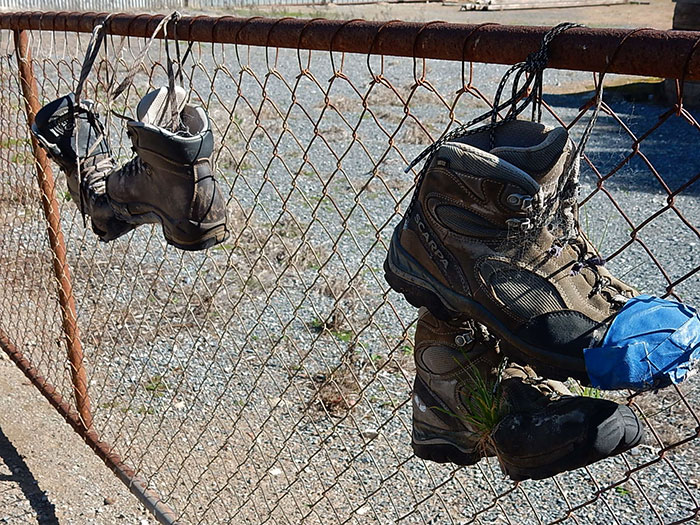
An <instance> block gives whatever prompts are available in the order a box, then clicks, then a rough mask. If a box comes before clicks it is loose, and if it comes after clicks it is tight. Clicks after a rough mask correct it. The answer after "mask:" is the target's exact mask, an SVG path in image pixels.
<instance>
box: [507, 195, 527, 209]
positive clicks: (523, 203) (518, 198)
mask: <svg viewBox="0 0 700 525" xmlns="http://www.w3.org/2000/svg"><path fill="white" fill-rule="evenodd" d="M506 202H507V203H508V204H509V205H510V206H513V207H515V208H517V209H519V210H522V211H525V210H529V209H530V208H532V197H531V196H530V195H522V194H520V193H511V194H510V195H508V197H506Z"/></svg>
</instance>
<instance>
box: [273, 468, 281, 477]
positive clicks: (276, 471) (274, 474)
mask: <svg viewBox="0 0 700 525" xmlns="http://www.w3.org/2000/svg"><path fill="white" fill-rule="evenodd" d="M280 474H282V469H281V468H278V467H275V468H271V469H270V476H279V475H280Z"/></svg>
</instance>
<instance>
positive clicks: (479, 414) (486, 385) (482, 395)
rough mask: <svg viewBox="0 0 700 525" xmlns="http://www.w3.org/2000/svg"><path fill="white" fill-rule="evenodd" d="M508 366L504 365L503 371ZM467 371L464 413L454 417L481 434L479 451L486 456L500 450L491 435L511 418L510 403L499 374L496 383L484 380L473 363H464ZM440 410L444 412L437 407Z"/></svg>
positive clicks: (464, 369)
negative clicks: (499, 425) (503, 422)
mask: <svg viewBox="0 0 700 525" xmlns="http://www.w3.org/2000/svg"><path fill="white" fill-rule="evenodd" d="M504 365H505V363H503V364H502V366H501V369H502V368H503V366H504ZM460 366H461V367H462V370H463V371H464V372H465V376H464V377H465V379H463V380H462V382H461V385H460V386H461V390H462V402H463V404H464V407H465V413H463V414H451V413H450V415H452V416H454V417H458V418H459V419H461V420H462V421H464V422H465V423H467V425H468V426H469V427H470V428H471V429H472V430H473V431H474V432H475V433H476V434H477V436H478V439H477V449H479V450H480V451H481V453H482V455H486V452H487V451H496V452H497V449H496V447H495V446H494V445H493V442H492V438H491V433H492V432H493V430H494V429H495V428H496V425H498V423H499V422H500V421H501V420H502V419H503V418H504V417H505V416H506V415H507V413H508V403H507V402H506V399H505V396H504V395H503V391H502V389H501V382H500V377H501V373H500V371H499V373H498V374H496V377H495V379H494V380H491V379H489V378H488V377H484V376H483V375H482V374H481V372H480V371H479V369H478V368H477V367H476V366H474V365H472V364H469V365H468V366H465V365H464V364H461V363H460ZM435 408H436V409H437V410H442V411H444V409H442V408H440V407H435Z"/></svg>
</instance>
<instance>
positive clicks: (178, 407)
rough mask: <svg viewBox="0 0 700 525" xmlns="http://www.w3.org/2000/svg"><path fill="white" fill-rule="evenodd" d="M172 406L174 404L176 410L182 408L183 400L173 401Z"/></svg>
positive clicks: (183, 406)
mask: <svg viewBox="0 0 700 525" xmlns="http://www.w3.org/2000/svg"><path fill="white" fill-rule="evenodd" d="M173 406H174V407H175V408H177V409H178V410H182V409H183V408H185V402H184V401H178V402H177V403H175V404H174V405H173Z"/></svg>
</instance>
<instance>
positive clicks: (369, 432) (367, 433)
mask: <svg viewBox="0 0 700 525" xmlns="http://www.w3.org/2000/svg"><path fill="white" fill-rule="evenodd" d="M378 435H379V432H377V431H376V430H365V431H363V432H362V437H363V438H365V439H374V438H376V437H377V436H378Z"/></svg>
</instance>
